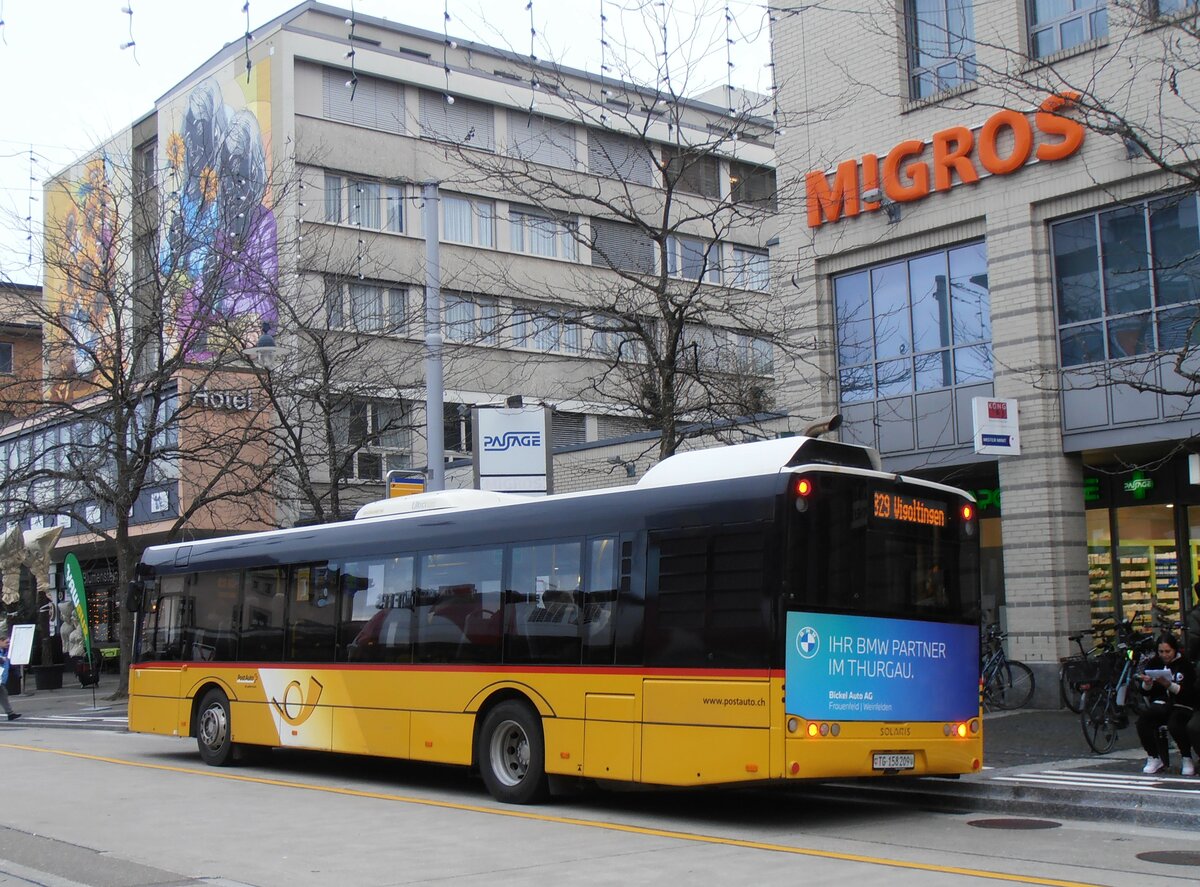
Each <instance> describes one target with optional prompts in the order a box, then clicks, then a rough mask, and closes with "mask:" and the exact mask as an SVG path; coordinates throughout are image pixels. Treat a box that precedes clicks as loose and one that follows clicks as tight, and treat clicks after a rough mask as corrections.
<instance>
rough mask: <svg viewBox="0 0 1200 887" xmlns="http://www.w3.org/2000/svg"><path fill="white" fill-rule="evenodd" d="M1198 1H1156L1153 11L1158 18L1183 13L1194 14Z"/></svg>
mask: <svg viewBox="0 0 1200 887" xmlns="http://www.w3.org/2000/svg"><path fill="white" fill-rule="evenodd" d="M1197 2H1198V0H1157V2H1154V3H1153V9H1154V12H1155V14H1156V15H1158V16H1159V17H1160V18H1166V17H1169V16H1176V15H1181V14H1182V13H1184V12H1194V11H1195V9H1196V5H1197Z"/></svg>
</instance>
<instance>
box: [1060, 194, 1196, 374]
mask: <svg viewBox="0 0 1200 887" xmlns="http://www.w3.org/2000/svg"><path fill="white" fill-rule="evenodd" d="M1051 241H1052V244H1051V247H1052V251H1053V255H1054V287H1055V297H1056V305H1057V309H1058V324H1059V347H1060V357H1061V361H1062V365H1063V366H1064V367H1070V366H1079V365H1080V364H1086V363H1094V362H1100V361H1104V360H1120V359H1122V358H1128V357H1137V356H1140V355H1146V354H1152V353H1156V352H1163V351H1177V350H1182V349H1185V348H1189V349H1190V348H1195V347H1197V346H1198V345H1200V329H1197V324H1196V318H1197V311H1198V310H1200V222H1198V218H1197V203H1196V195H1195V194H1184V195H1175V196H1172V197H1168V198H1163V199H1159V200H1152V201H1146V202H1143V203H1138V204H1134V205H1132V206H1122V207H1118V208H1116V209H1112V210H1105V211H1103V212H1099V213H1091V214H1089V215H1086V216H1082V217H1079V218H1075V219H1069V220H1066V221H1063V222H1060V223H1057V224H1055V225H1053V226H1051Z"/></svg>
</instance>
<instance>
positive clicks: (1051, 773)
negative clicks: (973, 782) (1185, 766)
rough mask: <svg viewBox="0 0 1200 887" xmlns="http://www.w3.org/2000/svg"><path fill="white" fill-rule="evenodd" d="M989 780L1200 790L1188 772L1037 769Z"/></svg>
mask: <svg viewBox="0 0 1200 887" xmlns="http://www.w3.org/2000/svg"><path fill="white" fill-rule="evenodd" d="M989 781H990V782H1009V783H1024V784H1027V785H1055V786H1065V785H1071V786H1076V787H1079V788H1104V789H1112V790H1113V791H1138V792H1148V793H1158V794H1176V795H1195V794H1200V780H1197V779H1195V778H1191V777H1185V776H1149V775H1146V776H1144V775H1141V774H1135V773H1103V772H1096V771H1094V770H1038V771H1035V772H1032V773H1017V774H1013V775H1007V776H992V777H990V779H989Z"/></svg>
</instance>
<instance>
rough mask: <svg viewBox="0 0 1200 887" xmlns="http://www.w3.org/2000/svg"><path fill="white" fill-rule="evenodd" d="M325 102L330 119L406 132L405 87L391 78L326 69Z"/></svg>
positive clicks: (323, 108)
mask: <svg viewBox="0 0 1200 887" xmlns="http://www.w3.org/2000/svg"><path fill="white" fill-rule="evenodd" d="M321 105H322V111H321V113H322V114H323V116H324V117H325V118H326V119H327V120H340V121H341V122H342V123H352V124H354V125H355V126H367V127H370V128H371V129H382V130H384V131H385V132H394V133H403V132H404V88H403V87H402V86H401V85H400V84H399V83H393V82H392V81H390V80H381V79H379V78H378V77H369V76H367V75H366V74H352V73H351V72H349V71H342V70H339V69H337V68H326V69H325V74H324V83H323V89H322V93H321Z"/></svg>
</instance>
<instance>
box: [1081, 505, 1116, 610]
mask: <svg viewBox="0 0 1200 887" xmlns="http://www.w3.org/2000/svg"><path fill="white" fill-rule="evenodd" d="M1087 545H1088V549H1087V551H1088V555H1087V558H1088V592H1089V594H1088V598H1089V599H1090V601H1091V609H1092V626H1093V627H1094V628H1096V629H1098V630H1099V629H1101V628H1103V627H1104V626H1105V625H1106V624H1107V625H1109V626H1111V625H1112V622H1113V618H1114V614H1115V613H1116V598H1115V597H1114V596H1113V563H1112V530H1111V528H1110V527H1109V523H1108V509H1107V508H1091V509H1088V512H1087Z"/></svg>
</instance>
